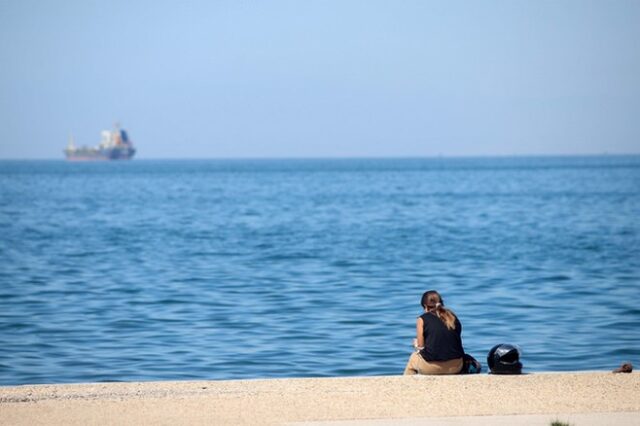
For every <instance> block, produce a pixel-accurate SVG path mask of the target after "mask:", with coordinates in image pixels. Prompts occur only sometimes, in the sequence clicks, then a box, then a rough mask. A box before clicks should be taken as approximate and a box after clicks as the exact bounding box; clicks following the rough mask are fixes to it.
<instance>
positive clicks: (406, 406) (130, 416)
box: [0, 372, 640, 425]
mask: <svg viewBox="0 0 640 426" xmlns="http://www.w3.org/2000/svg"><path fill="white" fill-rule="evenodd" d="M513 416H515V417H513ZM554 419H559V420H563V421H575V422H576V423H574V424H607V423H611V424H640V375H639V374H637V373H632V374H612V373H607V372H580V373H540V374H528V375H522V376H493V375H486V374H482V375H471V376H440V377H437V376H412V377H403V376H388V377H360V378H311V379H306V378H305V379H273V380H231V381H192V382H143V383H95V384H71V385H24V386H15V387H0V424H7V425H9V424H11V425H27V424H28V425H45V424H47V425H50V424H66V425H80V424H82V425H89V424H95V425H98V424H99V425H116V424H167V425H169V424H247V425H249V424H287V423H317V424H335V425H339V424H344V425H360V424H372V425H379V424H391V423H397V424H404V425H412V424H478V423H481V422H485V423H486V424H494V425H495V424H509V423H513V422H514V421H515V422H518V423H522V424H524V423H533V424H549V422H550V421H551V420H554ZM572 419H573V420H572ZM603 422H605V423H603Z"/></svg>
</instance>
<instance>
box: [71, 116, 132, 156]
mask: <svg viewBox="0 0 640 426" xmlns="http://www.w3.org/2000/svg"><path fill="white" fill-rule="evenodd" d="M101 136H102V140H101V141H100V144H99V145H98V146H93V147H89V146H81V147H76V146H75V143H74V141H73V138H71V139H70V140H69V144H68V145H67V147H66V148H65V150H64V154H65V156H66V157H67V160H69V161H105V160H130V159H131V158H132V157H133V155H134V154H135V153H136V149H135V148H134V147H133V144H132V143H131V140H129V135H127V132H126V131H125V130H123V129H120V126H119V125H117V124H116V125H115V126H114V128H113V130H103V131H102V133H101Z"/></svg>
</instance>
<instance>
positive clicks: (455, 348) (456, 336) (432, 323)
mask: <svg viewBox="0 0 640 426" xmlns="http://www.w3.org/2000/svg"><path fill="white" fill-rule="evenodd" d="M420 318H422V321H423V324H424V327H423V329H422V335H423V336H424V349H422V350H421V351H420V355H421V356H422V358H424V359H425V360H426V361H449V360H451V359H456V358H462V356H463V355H464V350H463V349H462V338H461V337H460V335H461V333H462V324H460V321H458V318H457V317H456V322H455V324H456V328H455V329H453V330H449V329H448V328H447V326H446V325H445V324H444V322H443V321H442V320H441V319H440V318H438V317H437V316H436V314H435V313H430V312H429V313H424V314H422V315H420Z"/></svg>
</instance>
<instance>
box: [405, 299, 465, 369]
mask: <svg viewBox="0 0 640 426" xmlns="http://www.w3.org/2000/svg"><path fill="white" fill-rule="evenodd" d="M421 304H422V307H423V308H424V314H422V315H420V316H419V317H418V319H417V321H416V338H415V339H414V340H413V346H414V348H415V352H414V353H413V354H411V357H410V358H409V362H408V363H407V367H406V368H405V370H404V374H405V375H415V374H458V373H460V371H461V370H462V368H463V364H464V360H463V358H464V350H463V349H462V337H461V334H462V324H460V321H459V320H458V318H457V317H456V315H455V314H454V313H453V312H452V311H451V310H450V309H447V308H445V307H444V302H443V300H442V297H441V296H440V294H439V293H438V292H437V291H435V290H430V291H427V292H425V293H424V294H423V295H422V300H421Z"/></svg>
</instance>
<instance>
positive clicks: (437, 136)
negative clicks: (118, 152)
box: [0, 0, 640, 158]
mask: <svg viewBox="0 0 640 426" xmlns="http://www.w3.org/2000/svg"><path fill="white" fill-rule="evenodd" d="M0 95H1V96H0V127H1V129H2V133H1V136H0V158H62V156H63V155H62V149H63V148H64V147H65V145H66V143H67V139H68V137H69V135H70V134H73V135H74V137H75V139H76V142H77V143H78V144H89V145H94V144H96V143H97V142H98V140H99V132H100V130H102V129H104V128H109V127H110V126H111V125H112V123H113V122H115V121H120V122H121V123H122V125H123V127H125V128H126V129H127V130H129V133H130V135H131V138H132V140H133V141H134V143H135V144H136V146H137V148H138V151H139V158H219V157H222V158H227V157H354V156H355V157H378V156H434V155H445V156H458V155H512V154H515V155H522V154H598V153H604V152H608V153H612V154H613V153H640V1H624V0H615V1H604V0H602V1H595V2H594V1H588V0H579V1H540V0H535V1H534V0H531V1H514V0H507V1H467V2H459V1H439V2H431V1H369V0H366V1H254V0H244V1H243V0H237V1H177V0H176V1H173V2H166V1H135V0H132V1H83V0H73V1H71V0H60V1H32V0H0Z"/></svg>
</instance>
